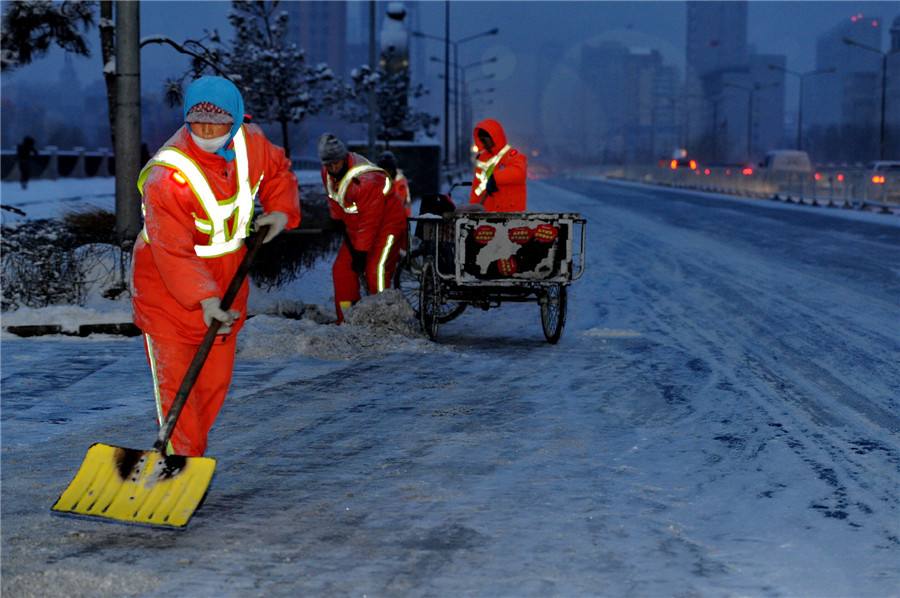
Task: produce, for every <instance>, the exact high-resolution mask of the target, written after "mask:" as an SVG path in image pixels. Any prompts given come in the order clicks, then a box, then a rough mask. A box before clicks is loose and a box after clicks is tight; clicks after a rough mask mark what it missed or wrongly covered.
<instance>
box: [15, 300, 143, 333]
mask: <svg viewBox="0 0 900 598" xmlns="http://www.w3.org/2000/svg"><path fill="white" fill-rule="evenodd" d="M123 322H131V303H130V302H127V301H106V305H104V306H103V307H81V306H79V305H51V306H49V307H41V308H31V307H20V308H19V309H17V310H15V311H8V312H3V327H4V328H5V327H7V326H40V325H46V326H52V325H59V326H61V327H62V329H63V331H64V332H78V327H79V326H81V325H82V324H120V323H123ZM3 334H4V337H6V335H7V333H6V332H4V333H3ZM11 338H14V337H11Z"/></svg>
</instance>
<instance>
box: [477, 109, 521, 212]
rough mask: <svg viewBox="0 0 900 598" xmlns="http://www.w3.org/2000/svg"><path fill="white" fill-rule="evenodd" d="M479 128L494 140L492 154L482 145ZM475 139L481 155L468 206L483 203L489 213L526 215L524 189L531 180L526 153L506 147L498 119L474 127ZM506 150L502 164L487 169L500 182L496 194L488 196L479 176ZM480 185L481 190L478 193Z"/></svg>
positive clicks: (478, 158)
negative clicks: (523, 213)
mask: <svg viewBox="0 0 900 598" xmlns="http://www.w3.org/2000/svg"><path fill="white" fill-rule="evenodd" d="M479 129H483V130H485V131H487V133H488V135H490V136H491V139H493V140H494V147H493V150H492V151H488V150H487V149H486V148H485V147H484V145H483V144H482V143H481V139H479V138H478V131H479ZM472 136H473V138H474V139H475V146H476V147H477V148H478V154H477V156H476V160H477V162H476V165H475V175H474V177H473V179H472V191H471V193H470V194H469V203H480V204H482V205H483V206H484V209H485V210H487V211H488V212H524V211H525V210H526V205H527V199H528V197H527V191H526V187H525V180H526V179H527V177H528V159H527V158H526V157H525V155H524V154H522V153H520V152H518V151H516V150H514V149H512V148H507V145H506V133H505V132H504V131H503V127H502V126H501V125H500V123H499V122H497V121H496V120H493V119H490V118H488V119H485V120H483V121H481V122H480V123H478V124H477V125H475V129H474V131H472ZM504 151H505V154H504V155H503V157H502V158H501V159H500V161H499V162H497V163H496V164H495V165H493V167H492V168H491V167H487V170H488V172H489V173H490V174H491V175H493V177H494V182H496V183H497V191H495V192H494V193H491V194H489V193H488V191H487V189H484V188H483V185H482V181H481V179H480V178H479V174H482V173H483V172H484V170H485V168H484V167H483V166H482V165H483V164H484V163H487V162H489V161H490V160H491V159H492V158H494V157H495V156H496V155H497V154H498V153H501V152H504ZM480 185H481V187H482V189H481V192H480V193H479V186H480Z"/></svg>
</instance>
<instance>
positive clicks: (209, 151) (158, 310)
mask: <svg viewBox="0 0 900 598" xmlns="http://www.w3.org/2000/svg"><path fill="white" fill-rule="evenodd" d="M184 122H185V125H184V126H183V127H181V128H180V129H178V131H177V132H176V133H175V134H174V135H173V136H172V137H171V138H170V139H169V140H168V141H166V143H165V145H164V146H163V147H162V149H160V150H159V151H158V152H156V154H155V155H154V156H153V157H152V158H151V159H150V161H149V162H148V163H147V165H146V166H144V169H143V170H142V171H141V173H140V177H139V178H138V181H137V186H138V189H140V192H141V195H142V196H143V202H142V205H141V208H142V210H143V213H144V229H143V231H141V234H140V235H139V236H138V239H137V241H136V243H135V246H134V255H133V258H132V264H133V269H132V289H133V295H132V304H133V308H134V323H135V324H136V325H137V326H138V328H140V329H141V331H142V332H143V333H144V348H145V349H146V352H147V359H148V361H149V362H150V373H151V375H152V377H153V391H154V396H155V398H156V415H157V418H158V419H159V421H160V423H162V421H163V420H164V419H165V417H166V415H167V414H168V412H169V408H170V407H171V405H172V401H173V400H174V398H175V394H176V392H177V391H178V388H179V386H180V385H181V381H182V379H183V378H184V375H185V373H186V372H187V369H188V366H189V365H190V363H191V360H192V359H193V358H194V355H195V354H196V353H197V349H198V347H199V346H200V343H201V341H202V340H203V337H204V335H205V334H206V331H207V328H208V327H209V325H210V323H211V322H212V321H213V320H214V319H215V320H219V321H221V322H222V323H223V326H222V327H221V328H219V334H218V336H217V337H216V342H215V343H214V344H213V346H212V349H211V350H210V352H209V356H208V357H207V359H206V362H205V364H204V366H203V369H201V370H200V374H199V376H198V377H197V381H196V383H195V384H194V387H193V389H192V390H191V393H190V395H188V398H187V402H186V403H185V405H184V410H183V411H182V412H181V416H180V417H179V419H178V423H177V425H176V426H175V430H174V432H173V434H172V439H171V446H170V447H169V450H170V451H172V452H174V453H176V454H178V455H185V456H189V457H196V456H201V455H203V453H204V452H205V450H206V439H207V434H208V433H209V429H210V428H211V427H212V425H213V422H214V421H215V419H216V416H217V415H218V413H219V409H220V408H221V407H222V403H223V402H224V400H225V395H226V393H227V392H228V386H229V385H230V383H231V373H232V369H233V366H234V354H235V346H236V344H235V339H236V337H237V333H238V330H240V328H241V326H242V325H243V323H244V320H245V319H246V314H247V295H248V293H249V286H248V284H247V281H246V280H245V281H244V284H243V286H242V287H241V289H240V291H239V292H238V294H237V297H236V298H235V300H234V302H233V303H232V304H231V308H230V309H229V310H227V311H226V310H224V309H222V307H221V300H222V296H223V294H224V293H225V289H226V288H227V287H228V284H229V282H230V281H231V279H232V278H233V277H234V274H235V272H236V271H237V269H238V265H239V264H240V263H241V260H242V258H243V257H244V254H245V253H246V251H247V250H246V248H245V247H244V239H245V238H246V237H247V235H248V233H249V232H250V229H251V221H252V218H253V212H254V200H255V199H256V198H259V200H260V203H262V207H263V210H264V211H265V213H264V214H263V215H262V216H260V217H259V218H257V219H256V225H257V226H262V225H266V226H268V227H269V228H268V233H267V234H266V237H265V239H263V243H266V242H268V241H270V240H271V239H272V238H273V237H275V236H276V235H277V234H279V233H280V232H281V231H283V230H284V229H286V228H294V227H296V226H298V225H299V224H300V202H299V192H298V187H297V179H296V178H295V177H294V174H293V173H292V172H291V162H290V160H288V159H287V157H286V156H285V155H284V150H282V149H281V148H280V147H276V146H275V145H272V144H271V143H270V142H269V141H268V140H267V139H266V136H265V135H264V134H263V132H262V129H260V128H259V127H258V126H256V125H251V124H248V123H245V122H244V100H243V98H242V97H241V92H240V91H239V90H238V88H237V87H236V86H235V85H234V83H232V82H231V81H229V80H227V79H224V78H222V77H201V78H200V79H197V80H196V81H194V82H193V83H191V85H190V86H189V87H188V88H187V92H186V93H185V100H184Z"/></svg>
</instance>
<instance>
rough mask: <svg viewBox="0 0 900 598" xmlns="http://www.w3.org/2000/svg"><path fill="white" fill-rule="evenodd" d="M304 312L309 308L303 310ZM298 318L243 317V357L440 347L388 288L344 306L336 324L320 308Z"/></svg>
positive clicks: (345, 355)
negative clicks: (341, 321) (323, 317)
mask: <svg viewBox="0 0 900 598" xmlns="http://www.w3.org/2000/svg"><path fill="white" fill-rule="evenodd" d="M307 312H309V313H307ZM307 312H304V316H303V317H302V318H301V319H299V320H290V319H286V318H281V317H275V316H270V315H258V316H255V317H253V318H250V319H249V320H247V323H246V324H245V325H244V328H243V330H242V331H241V334H240V335H239V336H238V356H239V358H242V359H270V358H273V357H290V356H291V355H306V356H309V357H316V358H319V359H328V360H352V359H357V358H360V357H372V356H377V355H380V354H389V353H397V352H412V353H426V352H429V353H430V352H434V351H440V350H444V349H441V347H440V346H439V345H436V344H435V343H431V342H429V341H428V340H427V339H426V338H425V337H424V336H422V334H421V332H420V331H419V329H418V324H417V323H416V320H415V315H414V313H413V311H412V308H410V306H409V304H407V303H406V301H405V299H404V298H403V295H402V294H401V293H400V291H397V290H392V289H389V290H387V291H384V292H383V293H381V294H379V295H373V296H371V297H363V299H362V300H361V301H360V302H359V303H358V304H357V305H355V306H354V307H353V308H351V309H349V310H348V311H347V314H346V321H345V322H344V324H342V325H340V326H335V325H333V324H321V323H319V322H318V321H317V320H320V314H321V313H322V311H321V308H319V309H313V310H310V309H309V306H307Z"/></svg>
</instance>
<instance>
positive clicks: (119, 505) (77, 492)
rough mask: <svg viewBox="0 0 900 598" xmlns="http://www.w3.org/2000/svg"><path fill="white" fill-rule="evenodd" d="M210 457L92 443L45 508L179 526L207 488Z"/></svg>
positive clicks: (213, 463)
mask: <svg viewBox="0 0 900 598" xmlns="http://www.w3.org/2000/svg"><path fill="white" fill-rule="evenodd" d="M215 469H216V460H215V459H211V458H209V457H184V456H181V455H169V456H166V457H164V456H163V455H162V454H161V453H160V452H159V451H158V450H155V449H153V450H149V451H142V450H138V449H129V448H122V447H119V446H110V445H108V444H101V443H97V444H94V445H91V447H90V448H89V449H88V452H87V455H86V456H85V458H84V462H83V463H82V464H81V467H80V468H79V469H78V472H76V474H75V478H74V479H73V480H72V482H71V483H70V484H69V485H68V487H67V488H66V489H65V490H64V491H63V493H62V494H61V495H60V497H59V499H58V500H57V501H56V503H55V504H54V505H53V507H51V510H53V511H55V512H57V513H60V514H63V515H74V516H79V517H89V518H94V517H97V518H102V519H108V520H112V521H118V522H122V523H134V524H139V525H149V526H153V527H168V528H184V527H185V526H186V525H187V524H188V521H189V520H190V518H191V515H193V514H194V511H196V510H197V508H199V506H200V504H201V503H202V502H203V498H204V497H205V496H206V492H207V490H208V489H209V484H210V482H211V481H212V477H213V472H214V471H215Z"/></svg>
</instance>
